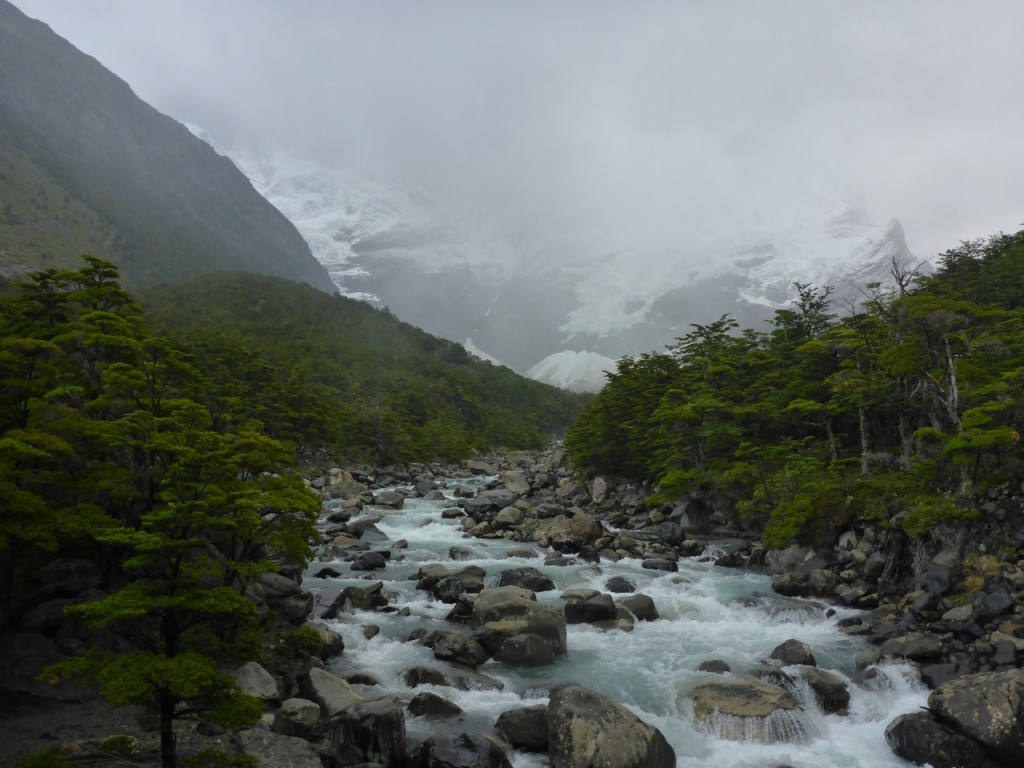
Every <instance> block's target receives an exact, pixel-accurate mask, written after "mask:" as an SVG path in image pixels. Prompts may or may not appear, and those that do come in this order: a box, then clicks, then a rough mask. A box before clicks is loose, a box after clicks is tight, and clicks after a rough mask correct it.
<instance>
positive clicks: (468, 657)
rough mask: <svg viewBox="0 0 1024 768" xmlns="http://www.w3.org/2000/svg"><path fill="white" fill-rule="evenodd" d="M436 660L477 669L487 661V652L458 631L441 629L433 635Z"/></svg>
mask: <svg viewBox="0 0 1024 768" xmlns="http://www.w3.org/2000/svg"><path fill="white" fill-rule="evenodd" d="M432 645H433V649H434V658H436V659H439V660H441V661H449V662H452V663H455V664H463V665H464V666H467V667H469V668H471V669H476V668H477V667H479V666H480V665H481V664H483V663H484V662H485V661H487V658H488V657H487V651H485V650H484V649H483V646H481V645H480V643H478V642H477V641H476V640H474V639H473V638H472V637H470V636H469V635H468V634H466V633H465V632H460V631H459V630H457V629H441V630H438V631H437V632H435V633H434V635H433V643H432Z"/></svg>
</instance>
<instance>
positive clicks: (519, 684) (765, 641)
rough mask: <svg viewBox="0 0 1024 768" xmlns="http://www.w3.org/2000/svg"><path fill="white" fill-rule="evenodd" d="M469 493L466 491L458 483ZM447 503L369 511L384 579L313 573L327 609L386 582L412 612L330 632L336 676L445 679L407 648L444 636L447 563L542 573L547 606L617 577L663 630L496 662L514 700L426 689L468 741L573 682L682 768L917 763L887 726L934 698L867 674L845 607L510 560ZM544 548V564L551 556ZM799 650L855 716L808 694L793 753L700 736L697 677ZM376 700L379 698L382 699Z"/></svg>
mask: <svg viewBox="0 0 1024 768" xmlns="http://www.w3.org/2000/svg"><path fill="white" fill-rule="evenodd" d="M454 482H458V483H459V484H463V485H465V484H466V483H467V481H465V480H461V479H460V480H458V481H454ZM446 504H447V503H446V502H442V501H427V500H424V499H415V498H410V499H407V500H406V502H405V506H404V508H403V509H402V510H401V511H394V510H385V509H369V508H368V509H366V510H364V511H363V513H362V514H363V515H371V514H372V515H375V516H380V517H381V519H380V522H378V523H377V528H379V529H380V530H381V531H383V532H384V533H386V534H387V535H388V537H389V539H390V542H387V543H382V544H379V545H376V546H375V548H376V549H381V550H383V549H387V548H388V547H390V546H391V545H392V544H393V543H394V542H398V541H400V540H404V541H405V542H407V544H408V546H407V547H406V548H404V549H395V550H394V551H393V555H392V560H391V562H390V563H389V565H388V566H387V568H386V569H384V570H378V571H373V572H370V573H369V574H366V573H356V572H353V573H351V578H346V577H345V576H346V569H347V566H348V564H347V563H344V562H341V561H337V562H333V561H329V560H328V561H318V562H316V563H314V564H313V565H312V566H311V567H310V569H309V573H310V574H315V573H317V572H319V570H320V569H322V568H323V567H324V566H325V565H330V566H332V567H333V568H335V569H336V570H338V571H341V572H342V574H343V577H342V578H330V579H325V578H317V577H315V576H307V578H306V580H305V583H304V586H305V587H306V589H308V590H310V591H311V592H313V593H314V594H318V596H319V597H320V598H322V599H321V600H320V602H321V603H323V602H324V600H326V599H327V598H328V597H329V596H331V595H334V594H337V592H338V591H339V590H340V589H343V588H344V587H345V586H348V585H357V586H366V585H367V579H370V580H372V581H377V580H383V581H384V584H385V589H386V590H388V591H390V592H392V593H394V594H396V595H397V596H398V599H397V602H396V603H395V606H396V607H402V606H404V607H407V608H408V609H409V610H408V615H405V616H400V615H396V612H392V613H385V612H380V611H374V612H356V613H345V614H341V615H340V616H339V618H338V620H336V621H332V622H329V623H330V624H331V626H332V627H333V628H334V629H336V630H337V631H338V632H339V633H340V634H341V635H342V636H343V637H344V639H345V651H344V653H343V654H342V655H341V656H339V657H338V658H336V659H333V660H331V663H330V665H329V667H328V669H330V670H332V671H337V672H339V673H342V674H343V673H345V672H346V671H351V670H365V671H367V672H370V673H371V674H372V675H373V676H374V677H376V678H377V679H378V680H379V681H380V683H381V686H383V687H384V688H385V689H387V690H389V691H391V692H401V693H403V694H408V693H409V692H410V691H409V689H408V688H407V687H406V685H405V683H404V681H403V679H402V674H403V672H404V671H405V670H407V669H409V668H410V667H414V666H417V665H423V666H428V667H437V668H443V667H444V664H443V663H442V662H440V661H437V660H435V659H434V656H433V653H432V651H431V650H430V649H429V648H426V647H424V646H421V645H418V644H416V643H412V642H408V638H409V637H410V635H411V634H412V633H413V632H414V631H415V630H416V629H418V628H421V627H422V628H426V629H428V630H432V629H437V628H441V627H443V626H445V625H446V622H445V621H444V617H445V616H446V615H447V614H448V612H449V610H450V609H451V606H450V605H445V604H444V603H441V602H439V601H437V600H435V599H434V598H433V597H432V596H431V595H430V594H429V593H427V592H423V591H418V590H417V589H416V573H417V570H418V569H419V567H420V565H422V564H423V563H427V562H442V563H445V564H447V565H448V566H449V567H450V568H451V569H452V570H457V569H459V568H461V567H464V566H467V565H478V566H480V567H481V568H483V569H484V570H485V571H486V572H487V584H488V585H491V584H493V583H494V582H495V581H496V578H497V574H498V573H499V572H500V571H502V570H505V569H508V568H514V567H522V566H532V567H535V568H537V569H538V570H540V571H541V573H543V574H544V575H545V576H548V577H549V578H551V579H552V580H553V581H554V582H555V583H556V585H557V589H555V590H551V591H548V592H541V593H539V594H538V595H537V599H538V600H539V601H540V602H542V603H546V604H550V605H558V606H560V605H562V603H563V601H562V600H561V599H560V598H559V595H560V593H561V592H562V591H563V590H565V589H569V588H580V587H582V588H592V589H597V590H600V591H607V590H606V589H605V584H606V582H607V580H608V579H609V578H611V577H613V576H626V577H628V578H629V579H631V580H632V581H633V582H634V583H635V584H636V586H637V589H636V591H637V592H642V593H644V594H646V595H649V596H650V597H651V598H653V599H654V602H655V604H656V606H657V609H658V612H659V613H660V616H661V618H660V620H658V621H653V622H637V623H636V626H635V629H634V630H633V631H632V632H628V633H627V632H622V631H602V630H599V629H596V628H594V627H592V626H590V625H584V624H576V625H570V626H569V628H568V648H569V651H568V653H567V654H566V655H565V656H562V657H559V659H558V660H557V661H556V662H555V663H554V664H553V665H551V666H547V667H541V668H518V669H517V668H512V667H509V666H506V665H503V664H501V663H499V662H496V661H493V660H492V661H489V662H487V663H486V664H484V665H483V666H482V667H480V669H479V671H480V672H482V673H484V674H486V675H489V676H491V677H494V678H497V679H498V680H500V681H502V682H503V683H504V684H505V688H504V690H503V691H500V692H499V691H459V690H456V689H454V688H447V687H445V688H437V687H433V686H421V688H420V689H417V691H418V690H429V691H431V692H433V693H437V694H439V695H442V696H445V697H447V698H449V699H451V700H452V701H454V702H455V703H457V704H458V705H459V706H460V707H462V709H463V710H465V713H466V714H465V715H463V716H462V718H463V721H462V723H460V727H461V728H462V730H465V731H469V732H473V731H478V730H483V729H486V728H490V727H492V726H493V724H494V722H495V720H496V719H497V717H498V715H499V714H500V713H501V712H503V711H504V710H506V709H512V708H517V707H523V706H530V705H534V704H541V703H544V702H545V701H546V696H547V689H546V686H548V685H550V684H551V683H555V682H570V681H571V682H576V683H579V684H580V685H584V686H586V687H588V688H591V689H593V690H595V691H597V692H599V693H602V694H604V695H606V696H608V697H610V698H612V699H615V700H616V701H618V702H620V703H622V704H624V705H625V706H627V707H628V708H629V709H631V710H632V711H633V712H635V713H636V714H637V715H638V716H639V717H641V718H642V719H643V720H645V721H646V722H648V723H650V724H652V725H654V726H656V727H657V728H659V729H660V730H661V731H662V733H663V734H664V735H665V737H666V738H667V739H668V741H669V743H670V744H671V745H672V747H673V748H674V749H675V751H676V755H677V757H678V760H679V765H680V766H686V768H695V767H701V768H712V767H714V768H755V767H757V768H761V767H768V766H783V765H785V766H791V767H792V768H885V767H886V766H907V765H909V763H907V762H905V761H903V760H901V759H900V758H898V757H896V756H895V755H893V754H892V752H891V750H890V749H889V747H888V746H887V744H886V742H885V737H884V731H885V727H886V725H888V723H889V722H891V721H892V719H893V718H895V717H896V716H897V715H899V714H902V713H905V712H913V711H915V710H917V709H918V708H920V707H922V706H924V705H925V700H926V697H927V693H928V692H927V689H925V688H924V686H922V685H921V684H920V683H918V682H916V681H915V676H914V674H913V670H912V669H911V668H910V667H909V666H905V665H900V664H883V665H874V666H871V667H869V668H868V669H867V670H859V669H857V667H856V665H855V664H854V657H855V656H856V654H858V653H859V652H862V651H865V650H868V649H869V648H870V647H871V646H869V644H868V643H866V642H865V641H864V640H862V639H859V638H855V637H851V636H848V635H845V634H843V633H842V632H841V631H840V630H839V627H838V621H839V620H840V619H841V618H843V617H845V616H850V615H852V614H854V613H855V612H854V611H850V610H847V609H836V612H835V613H834V614H833V615H831V616H828V617H827V616H826V611H825V610H824V606H822V605H820V604H818V603H814V602H810V601H794V600H793V599H791V598H782V597H780V596H778V595H776V594H775V593H773V592H772V590H771V586H770V581H771V579H770V577H769V576H767V575H765V574H761V573H756V572H753V571H752V570H750V569H745V568H740V569H733V568H723V567H717V566H714V565H713V564H711V563H710V562H709V561H708V560H704V559H683V560H680V561H679V571H678V572H677V573H669V572H663V571H653V570H645V569H644V568H642V567H641V562H640V561H639V560H622V561H620V562H615V563H612V562H602V563H601V564H600V565H594V564H591V563H583V564H579V565H570V566H555V565H552V566H545V565H544V564H543V558H542V557H540V558H533V559H531V558H521V557H508V556H507V553H508V552H509V550H511V549H514V548H517V547H519V548H521V547H522V546H523V544H522V543H518V542H516V543H514V542H508V541H505V540H502V539H487V540H482V539H469V538H467V537H466V536H465V535H464V534H463V533H462V531H461V528H460V527H459V521H458V520H445V519H442V517H441V512H442V510H443V508H444V507H445V506H446ZM453 546H458V547H462V548H466V549H469V550H470V551H471V557H470V559H462V560H460V561H459V562H455V563H453V562H451V561H450V558H449V555H448V552H449V549H450V548H451V547H453ZM533 548H534V549H535V550H536V551H537V552H538V553H539V554H541V556H543V554H545V553H544V551H543V550H542V549H541V548H540V547H537V546H536V545H534V546H533ZM366 625H375V626H377V627H379V628H380V632H379V633H378V634H377V635H375V636H373V637H372V638H370V639H367V637H366V633H364V631H363V629H364V626H366ZM790 638H797V639H799V640H801V641H803V642H805V643H808V644H809V645H810V647H811V649H812V650H813V653H814V655H815V658H816V659H817V664H818V667H819V668H822V669H828V670H832V671H835V672H837V673H838V674H839V675H840V676H842V677H843V678H845V679H846V680H848V682H849V688H850V691H851V699H850V705H849V714H848V715H846V716H840V715H827V714H825V713H823V712H822V711H821V709H820V708H819V707H818V706H817V704H816V703H815V700H814V697H813V695H811V694H810V691H809V690H808V689H807V687H806V685H805V684H802V683H798V684H797V686H796V691H795V693H796V694H797V695H798V696H800V697H801V699H802V700H803V703H804V705H805V710H804V712H803V713H802V714H801V715H800V718H801V722H800V723H799V727H800V728H801V729H802V730H803V731H804V732H806V733H807V734H809V735H808V736H806V737H804V738H803V739H801V740H799V741H798V742H795V743H775V744H763V743H758V742H738V741H729V740H723V739H720V738H717V737H716V736H715V735H714V734H712V733H709V732H707V731H706V730H703V729H701V728H700V727H698V726H697V725H696V724H695V722H694V718H693V713H692V704H691V702H690V699H689V698H688V696H687V693H688V692H689V690H690V689H692V688H693V687H694V686H695V685H697V684H699V683H701V682H706V681H708V680H709V679H711V678H712V675H711V674H710V673H706V672H698V671H697V667H698V666H699V665H700V664H701V663H702V662H704V661H706V660H709V659H721V660H723V661H725V662H727V663H728V664H729V666H730V667H731V669H732V670H733V671H736V672H740V673H743V672H748V671H750V670H752V669H753V668H755V667H757V666H759V665H760V664H761V662H763V661H764V660H765V659H767V658H768V657H769V655H770V654H771V652H772V649H774V648H775V647H776V646H778V645H779V644H780V643H783V642H785V641H786V640H788V639H790ZM375 690H376V691H377V692H378V693H379V692H380V691H379V689H375ZM436 728H437V724H436V722H434V721H429V720H427V719H426V718H423V717H409V718H408V719H407V731H408V733H409V734H410V735H411V736H419V737H420V738H426V737H427V736H428V735H429V734H430V733H431V732H432V731H434V730H435V729H436ZM510 757H511V759H512V762H513V764H514V765H515V766H516V768H540V767H541V766H546V765H547V760H546V759H545V758H544V757H543V756H539V755H531V754H527V753H521V752H513V753H511V755H510Z"/></svg>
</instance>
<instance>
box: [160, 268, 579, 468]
mask: <svg viewBox="0 0 1024 768" xmlns="http://www.w3.org/2000/svg"><path fill="white" fill-rule="evenodd" d="M140 298H141V301H142V304H143V307H144V308H145V310H146V318H147V321H148V322H150V323H152V325H153V327H154V328H156V329H157V330H158V331H160V332H161V333H164V334H167V335H169V336H172V337H179V338H182V339H189V340H191V341H193V342H196V343H197V344H198V345H199V346H202V347H204V348H206V349H211V348H212V349H214V350H217V349H219V348H220V346H221V344H220V342H218V341H217V340H216V338H217V337H222V338H226V339H229V340H230V341H231V343H232V344H236V345H239V346H241V347H243V348H245V349H246V350H248V351H249V352H251V353H254V354H256V355H258V356H259V358H261V359H262V360H263V361H265V362H266V363H269V364H270V365H271V366H272V367H273V369H275V370H290V371H294V372H295V375H294V377H293V379H292V380H291V382H290V384H289V391H288V392H287V393H286V394H284V395H282V397H284V398H288V397H294V396H295V395H296V393H298V392H301V391H303V390H304V389H306V388H308V386H309V382H311V381H315V382H317V383H318V386H319V387H320V394H319V395H318V396H317V397H318V398H319V401H320V403H319V406H318V408H317V415H318V416H319V417H320V418H323V419H325V420H327V421H328V422H330V424H331V425H333V426H332V427H331V431H333V433H334V438H333V440H334V441H336V443H337V444H338V445H339V446H340V447H341V448H342V449H344V450H345V451H347V452H350V453H352V454H353V455H361V456H370V457H373V458H375V459H378V460H379V459H385V458H386V459H396V458H398V459H410V458H419V459H422V458H424V457H425V458H431V457H433V456H456V455H463V454H464V453H465V452H466V451H467V450H469V449H470V448H493V447H496V446H501V445H504V446H507V447H515V448H527V447H535V446H539V445H543V444H544V443H545V442H546V441H547V440H549V439H550V436H551V435H557V434H561V433H564V432H565V430H566V429H567V428H568V426H569V425H570V424H571V423H572V421H573V419H574V418H575V417H576V416H577V415H578V414H579V412H580V410H581V409H582V407H583V404H584V402H585V401H586V400H587V397H585V396H582V395H576V394H572V393H569V392H565V391H563V390H560V389H557V388H555V387H553V386H549V385H547V384H542V383H540V382H537V381H531V380H529V379H525V378H523V377H522V376H519V375H517V374H516V373H514V372H513V371H511V370H509V369H508V368H504V367H499V366H496V365H492V364H491V363H488V362H483V361H479V360H475V359H473V358H472V357H471V356H470V355H469V353H468V352H466V351H465V350H464V349H463V348H462V347H461V346H460V345H458V344H456V343H455V342H451V341H446V340H444V339H439V338H437V337H435V336H431V335H430V334H428V333H426V332H424V331H422V330H420V329H419V328H415V327H413V326H410V325H409V324H407V323H403V322H402V321H400V320H398V318H396V317H395V316H394V315H392V314H390V313H388V312H385V311H380V310H376V309H374V308H373V307H371V306H370V305H369V304H367V303H366V302H363V301H354V300H352V299H349V298H346V297H343V296H328V295H326V294H323V293H321V292H318V291H315V290H313V289H312V288H310V287H308V286H304V285H297V284H294V283H290V282H286V281H283V280H280V279H277V278H273V277H265V276H262V275H253V274H242V273H224V274H218V275H209V276H204V277H203V278H201V279H193V280H189V281H186V282H184V283H180V284H173V285H169V286H165V287H162V288H160V289H158V290H149V291H145V292H143V293H142V294H141V295H140ZM211 345H212V346H211ZM212 357H213V359H217V360H220V359H222V358H223V354H222V353H221V352H218V351H215V352H214V353H213V355H212ZM243 367H244V366H243ZM251 367H252V368H253V376H254V377H256V376H257V373H258V367H257V366H251ZM245 399H246V401H247V402H248V401H249V400H252V399H253V398H252V397H246V398H245Z"/></svg>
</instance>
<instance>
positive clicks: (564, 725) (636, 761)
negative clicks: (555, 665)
mask: <svg viewBox="0 0 1024 768" xmlns="http://www.w3.org/2000/svg"><path fill="white" fill-rule="evenodd" d="M547 722H548V756H549V759H550V765H551V768H599V766H615V768H675V766H676V755H675V751H674V750H673V749H672V747H671V746H670V745H669V743H668V741H666V740H665V737H664V735H663V734H662V733H661V731H659V730H658V729H657V728H655V727H654V726H652V725H649V724H647V723H645V722H644V721H643V720H641V719H640V718H638V717H637V716H636V715H634V714H633V713H632V712H630V711H629V710H628V709H626V708H625V707H623V706H622V705H621V704H618V703H616V702H614V701H612V700H611V699H608V698H606V697H604V696H601V695H600V694H598V693H595V692H594V691H591V690H588V689H587V688H584V687H582V686H579V685H567V686H564V687H562V688H559V689H557V690H555V691H554V692H553V693H552V695H551V700H550V703H549V704H548V718H547Z"/></svg>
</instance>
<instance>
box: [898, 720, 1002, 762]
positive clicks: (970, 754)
mask: <svg viewBox="0 0 1024 768" xmlns="http://www.w3.org/2000/svg"><path fill="white" fill-rule="evenodd" d="M885 740H886V742H887V743H888V744H889V748H890V749H892V751H893V752H894V753H895V754H896V755H897V756H899V757H902V758H903V759H904V760H909V761H910V762H912V763H913V764H914V765H926V764H927V765H930V766H932V768H962V767H963V766H970V768H997V763H995V762H993V761H992V760H989V759H988V758H987V757H985V755H984V754H983V753H982V748H981V745H980V744H979V743H978V742H976V741H975V740H974V739H971V738H968V737H967V736H964V735H962V734H959V733H956V732H955V731H953V730H951V729H950V728H948V727H947V726H945V725H943V724H942V723H940V722H938V721H937V720H936V719H935V718H934V717H932V715H931V713H929V712H911V713H909V714H906V715H900V716H899V717H897V718H896V719H895V720H893V721H892V722H891V723H889V726H888V727H887V728H886V729H885Z"/></svg>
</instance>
